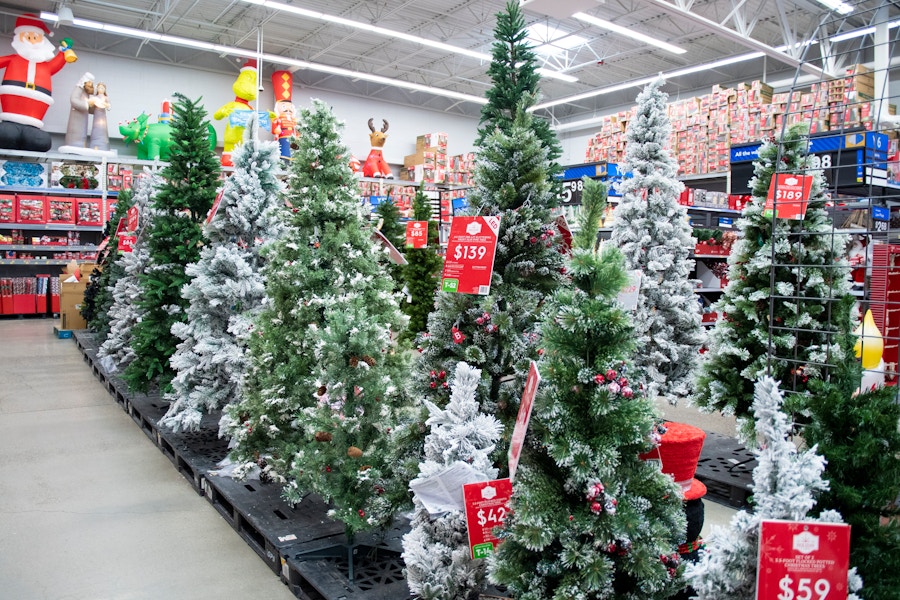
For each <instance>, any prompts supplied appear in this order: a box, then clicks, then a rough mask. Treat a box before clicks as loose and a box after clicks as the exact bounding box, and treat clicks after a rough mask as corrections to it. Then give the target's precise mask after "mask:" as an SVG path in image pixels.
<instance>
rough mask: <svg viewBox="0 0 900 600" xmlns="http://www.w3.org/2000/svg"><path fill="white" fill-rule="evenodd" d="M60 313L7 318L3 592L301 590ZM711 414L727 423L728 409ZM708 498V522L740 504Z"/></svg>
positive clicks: (180, 597) (121, 597)
mask: <svg viewBox="0 0 900 600" xmlns="http://www.w3.org/2000/svg"><path fill="white" fill-rule="evenodd" d="M55 323H57V322H56V321H52V320H50V319H0V347H2V349H3V355H4V360H3V363H2V366H0V598H2V599H3V600H6V599H9V600H144V599H147V600H151V599H152V600H163V599H164V600H207V599H209V600H230V599H232V598H240V599H245V600H282V599H284V600H288V599H291V598H294V596H293V594H291V593H290V592H289V591H288V588H287V587H286V586H285V585H284V584H282V583H281V582H280V581H279V579H278V578H277V577H276V576H275V575H274V574H273V573H272V572H271V571H270V570H269V569H268V568H267V567H266V566H265V564H264V563H263V561H262V560H260V558H259V557H258V556H257V555H256V554H255V553H254V552H253V550H252V549H251V548H250V547H249V546H248V545H247V544H246V542H244V541H243V540H242V539H241V538H240V537H239V536H238V535H237V533H235V531H234V530H233V529H231V527H230V526H229V525H228V524H227V523H226V522H225V521H224V520H223V519H222V517H220V516H219V514H218V513H217V512H216V510H215V509H214V508H213V507H212V505H211V504H210V503H209V502H207V501H206V500H205V499H204V498H203V497H201V496H199V495H198V494H197V493H196V492H195V491H194V489H193V488H192V487H191V486H190V485H189V484H188V483H187V481H185V479H184V478H183V477H182V476H181V475H180V474H179V473H178V471H177V470H176V469H175V468H174V467H173V466H172V463H171V462H170V461H169V460H168V459H167V458H166V457H165V456H164V455H163V454H162V453H161V452H160V451H159V449H158V448H156V447H155V446H154V445H153V444H152V443H150V441H149V440H148V439H147V437H146V435H145V434H144V433H143V432H142V431H141V429H140V428H139V427H137V426H136V425H135V424H134V421H133V420H132V419H131V417H129V416H128V415H127V414H126V413H125V412H124V411H123V410H122V409H121V407H120V406H119V405H118V404H117V403H116V402H114V401H113V400H112V398H111V397H110V395H109V393H108V392H107V390H106V389H105V388H104V387H103V386H102V385H101V384H100V382H99V381H98V380H97V379H95V378H94V376H93V374H92V373H91V371H90V369H89V368H88V367H87V365H86V364H85V363H84V360H83V358H82V355H81V352H80V351H79V350H78V348H77V347H76V346H75V344H74V343H73V341H72V340H71V339H64V340H60V339H57V338H56V337H54V335H53V325H54V324H55ZM694 413H696V411H694V410H693V409H690V408H687V407H682V408H679V411H678V414H679V416H678V417H675V416H672V417H671V418H681V417H683V418H681V420H683V421H685V422H693V420H694V418H695V416H696V415H695V414H694ZM696 418H698V419H702V418H701V417H699V416H696ZM709 419H711V421H710V422H708V423H706V425H710V426H711V427H713V429H714V430H716V431H718V432H721V433H726V432H727V428H728V423H727V421H726V422H724V424H723V423H721V422H718V420H717V418H716V417H709ZM693 424H695V425H697V426H699V427H704V428H705V425H704V423H699V422H693ZM719 428H724V429H721V430H720V429H719ZM705 504H706V527H705V528H704V531H708V530H709V529H710V527H712V526H714V525H716V524H727V523H728V521H729V520H730V519H731V515H732V514H734V510H733V509H731V508H729V507H726V506H723V505H720V504H716V503H713V502H706V503H705Z"/></svg>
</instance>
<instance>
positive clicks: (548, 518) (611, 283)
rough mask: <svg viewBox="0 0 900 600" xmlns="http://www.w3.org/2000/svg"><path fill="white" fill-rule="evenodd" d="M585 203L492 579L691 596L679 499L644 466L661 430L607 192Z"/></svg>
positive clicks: (620, 593)
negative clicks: (637, 373) (609, 221)
mask: <svg viewBox="0 0 900 600" xmlns="http://www.w3.org/2000/svg"><path fill="white" fill-rule="evenodd" d="M583 197H584V202H583V209H584V210H583V214H582V219H581V220H580V231H579V232H578V233H577V235H576V237H575V239H574V245H573V250H572V258H571V261H570V263H569V267H568V272H569V275H570V277H571V279H572V285H568V286H565V287H563V288H561V289H559V290H557V291H556V292H555V293H554V294H553V295H552V297H551V298H550V299H548V301H547V305H548V306H547V308H546V317H545V319H544V321H543V325H542V328H541V332H542V336H541V343H542V345H543V348H544V354H543V359H542V362H541V366H540V368H541V371H542V373H543V377H544V379H543V381H542V383H541V388H540V389H539V392H538V398H537V399H536V401H535V405H534V413H533V415H532V420H531V428H532V431H533V432H534V434H533V440H532V443H531V444H527V445H526V447H525V450H524V451H523V455H522V459H521V462H520V464H519V468H518V471H517V472H516V479H515V481H514V484H513V498H512V501H511V506H510V508H511V514H510V516H508V517H507V520H506V523H505V524H504V526H503V529H502V533H501V535H500V537H501V540H502V543H501V544H500V545H499V546H498V548H497V552H496V554H495V555H494V556H492V557H491V559H490V561H491V562H490V578H491V580H492V581H494V582H496V583H499V584H502V585H504V586H506V587H507V588H508V589H509V590H510V591H511V592H512V594H513V595H514V597H516V598H520V599H528V600H538V599H545V598H553V599H560V600H562V599H564V598H565V599H568V598H583V599H585V600H599V599H602V598H610V599H611V598H616V599H620V600H621V599H626V598H630V599H634V600H638V599H640V600H647V599H651V598H659V599H662V598H667V597H668V596H670V595H671V594H672V593H674V592H675V591H677V589H678V588H679V587H681V581H680V578H679V576H678V566H677V564H678V555H677V553H676V548H677V547H678V544H679V543H680V542H683V541H684V531H685V518H684V514H683V512H682V499H681V493H680V488H679V487H678V486H677V485H676V484H675V483H674V482H673V481H672V479H671V478H669V477H668V476H667V475H664V474H663V473H662V472H660V470H659V467H658V466H656V465H655V464H654V463H650V462H645V461H642V460H641V459H640V458H639V457H638V455H639V454H640V453H642V452H646V451H648V450H650V449H651V448H652V447H653V441H652V440H653V439H654V436H656V435H658V430H657V422H656V416H655V413H654V409H653V406H652V404H651V403H650V402H649V401H648V400H647V399H646V398H643V397H642V395H641V392H640V386H639V385H638V384H637V383H636V382H634V381H629V379H628V376H629V375H628V367H627V363H626V362H625V359H626V358H627V356H628V350H629V349H631V348H632V347H633V344H634V332H633V329H632V327H631V324H630V322H629V318H628V316H627V314H626V313H625V312H624V311H623V310H622V309H621V308H620V306H619V305H618V304H617V302H616V295H617V294H618V292H619V291H620V290H621V289H622V288H623V287H624V285H625V283H626V282H627V275H626V273H625V270H624V268H623V259H622V255H621V253H620V252H619V251H618V250H617V249H616V248H614V247H613V246H612V245H610V244H606V245H604V247H603V248H602V249H600V250H598V249H597V248H596V243H597V236H596V232H597V228H598V226H599V221H600V217H601V215H602V214H603V207H604V205H605V188H603V186H602V184H600V183H599V182H595V181H589V180H586V181H585V188H584V196H583Z"/></svg>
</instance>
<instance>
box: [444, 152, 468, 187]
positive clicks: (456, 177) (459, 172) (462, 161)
mask: <svg viewBox="0 0 900 600" xmlns="http://www.w3.org/2000/svg"><path fill="white" fill-rule="evenodd" d="M474 175H475V153H474V152H469V153H468V154H454V155H453V156H451V157H450V165H449V169H448V170H447V183H449V184H450V185H469V186H470V185H474V181H473V177H474Z"/></svg>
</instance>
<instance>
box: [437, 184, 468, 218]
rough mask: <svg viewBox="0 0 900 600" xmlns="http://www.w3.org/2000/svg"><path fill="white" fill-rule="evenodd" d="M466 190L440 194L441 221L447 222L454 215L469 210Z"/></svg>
mask: <svg viewBox="0 0 900 600" xmlns="http://www.w3.org/2000/svg"><path fill="white" fill-rule="evenodd" d="M467 195H468V190H448V191H444V192H441V214H440V216H441V221H444V222H446V221H449V220H450V218H452V217H453V215H454V214H456V213H457V212H460V211H464V210H466V209H467V208H469V203H468V201H467V200H466V197H467Z"/></svg>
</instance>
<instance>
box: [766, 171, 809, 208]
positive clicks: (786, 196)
mask: <svg viewBox="0 0 900 600" xmlns="http://www.w3.org/2000/svg"><path fill="white" fill-rule="evenodd" d="M812 183H813V178H812V175H794V174H792V173H776V174H775V177H773V178H772V181H771V183H769V193H768V195H767V196H766V205H765V207H764V209H765V212H764V214H765V215H766V216H771V214H772V211H773V210H774V211H775V218H777V219H803V218H804V217H805V216H806V206H807V204H809V194H810V191H811V190H812Z"/></svg>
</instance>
